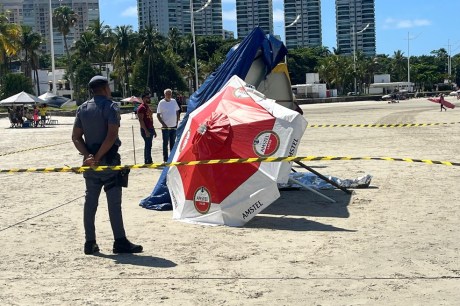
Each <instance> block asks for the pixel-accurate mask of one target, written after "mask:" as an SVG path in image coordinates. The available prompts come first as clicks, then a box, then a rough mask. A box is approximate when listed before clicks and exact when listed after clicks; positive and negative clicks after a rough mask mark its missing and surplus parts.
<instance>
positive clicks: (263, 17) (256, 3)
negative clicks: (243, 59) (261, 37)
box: [236, 0, 273, 38]
mask: <svg viewBox="0 0 460 306" xmlns="http://www.w3.org/2000/svg"><path fill="white" fill-rule="evenodd" d="M236 23H237V26H236V27H237V32H238V33H237V34H238V38H244V37H246V36H247V35H248V34H249V33H250V32H251V31H252V30H253V29H254V28H255V27H260V28H261V29H262V30H263V31H264V32H265V33H266V34H269V33H270V34H273V4H272V0H236Z"/></svg>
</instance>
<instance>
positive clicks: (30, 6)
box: [0, 0, 99, 56]
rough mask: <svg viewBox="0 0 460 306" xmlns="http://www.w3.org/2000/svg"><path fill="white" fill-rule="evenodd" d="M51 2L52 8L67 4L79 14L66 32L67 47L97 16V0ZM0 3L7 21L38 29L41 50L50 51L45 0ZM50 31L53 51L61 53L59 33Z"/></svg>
mask: <svg viewBox="0 0 460 306" xmlns="http://www.w3.org/2000/svg"><path fill="white" fill-rule="evenodd" d="M51 5H52V9H53V10H54V9H56V8H57V7H59V6H64V5H65V6H68V7H70V8H72V10H73V11H74V12H75V13H76V14H77V15H78V16H79V17H78V22H77V24H76V26H75V27H74V28H72V29H71V31H70V33H69V35H68V36H67V45H68V46H69V47H70V46H71V45H72V43H73V41H75V40H78V39H79V38H80V35H81V33H83V32H84V31H85V29H86V28H87V27H88V26H89V25H90V23H91V21H93V20H97V19H98V18H99V0H60V1H52V2H51ZM0 6H3V8H4V9H5V10H9V11H10V14H9V16H8V17H9V18H10V22H13V23H18V24H25V25H29V26H31V27H32V29H33V30H34V31H35V32H37V33H40V34H41V35H42V37H43V46H42V51H43V52H47V53H49V52H50V51H51V44H50V9H49V0H0ZM53 35H54V36H53V38H54V53H55V55H56V56H59V55H64V54H65V50H64V38H63V36H62V35H61V33H59V32H58V31H57V30H56V28H55V29H54V32H53Z"/></svg>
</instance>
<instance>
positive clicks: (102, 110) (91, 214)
mask: <svg viewBox="0 0 460 306" xmlns="http://www.w3.org/2000/svg"><path fill="white" fill-rule="evenodd" d="M88 85H89V88H90V90H91V91H92V93H93V95H94V98H93V99H91V100H89V101H86V102H85V103H83V104H82V105H81V106H80V107H79V108H78V110H77V113H76V118H75V123H74V126H73V131H72V141H73V143H74V145H75V147H76V148H77V150H78V151H79V152H80V153H81V154H82V155H83V166H91V167H96V166H99V165H107V166H115V165H120V164H121V160H120V155H119V154H118V147H119V146H120V145H121V141H120V139H119V138H118V129H119V127H120V116H119V113H118V105H117V104H116V103H114V102H113V101H111V100H110V98H111V92H110V87H109V83H108V81H107V78H105V77H102V76H95V77H93V78H92V79H91V80H90V82H89V84H88ZM120 175H121V172H120V171H102V172H96V171H87V172H84V173H83V177H84V178H85V184H86V195H85V204H84V212H83V223H84V228H85V238H86V242H85V246H84V252H85V254H93V253H95V252H99V247H98V245H97V243H96V231H95V227H94V221H95V217H96V210H97V206H98V202H99V195H100V193H101V189H102V187H104V191H105V194H106V197H107V205H108V210H109V217H110V225H111V226H112V232H113V236H114V239H115V242H114V243H113V252H114V253H140V252H142V246H140V245H135V244H133V243H131V242H130V241H129V240H128V239H127V238H126V234H125V229H124V226H123V216H122V210H121V198H122V190H121V186H122V184H120Z"/></svg>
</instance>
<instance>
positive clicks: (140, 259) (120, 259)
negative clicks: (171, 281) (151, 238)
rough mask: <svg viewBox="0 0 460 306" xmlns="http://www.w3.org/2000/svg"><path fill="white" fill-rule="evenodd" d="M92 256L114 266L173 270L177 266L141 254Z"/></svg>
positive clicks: (161, 259) (165, 260)
mask: <svg viewBox="0 0 460 306" xmlns="http://www.w3.org/2000/svg"><path fill="white" fill-rule="evenodd" d="M94 256H97V257H101V258H108V259H111V260H113V261H115V263H116V264H122V265H133V266H144V267H152V268H173V267H175V266H177V264H176V263H175V262H173V261H171V260H168V259H165V258H160V257H155V256H150V255H142V254H104V253H95V254H94Z"/></svg>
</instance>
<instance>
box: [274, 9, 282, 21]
mask: <svg viewBox="0 0 460 306" xmlns="http://www.w3.org/2000/svg"><path fill="white" fill-rule="evenodd" d="M283 21H284V11H283V10H280V9H274V10H273V22H283Z"/></svg>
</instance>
